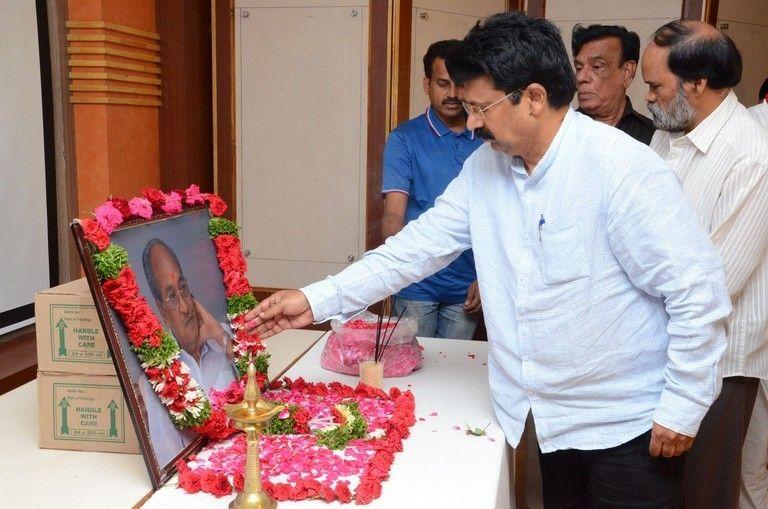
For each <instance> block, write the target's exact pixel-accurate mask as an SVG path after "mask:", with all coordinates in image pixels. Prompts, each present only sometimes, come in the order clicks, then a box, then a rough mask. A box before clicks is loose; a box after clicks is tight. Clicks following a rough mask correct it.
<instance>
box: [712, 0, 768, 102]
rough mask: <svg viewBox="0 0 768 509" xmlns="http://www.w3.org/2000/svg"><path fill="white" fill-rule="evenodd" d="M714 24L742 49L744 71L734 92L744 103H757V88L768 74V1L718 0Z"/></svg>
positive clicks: (758, 88)
mask: <svg viewBox="0 0 768 509" xmlns="http://www.w3.org/2000/svg"><path fill="white" fill-rule="evenodd" d="M717 26H718V28H720V29H721V30H722V31H723V32H725V33H726V34H728V35H729V36H730V37H731V39H733V42H735V43H736V46H737V47H738V48H739V51H741V57H742V59H743V62H744V73H743V75H742V79H741V83H740V84H739V85H738V86H737V87H736V89H735V90H736V95H738V96H739V99H740V100H741V102H742V103H744V104H746V105H747V106H751V105H753V104H757V102H758V101H757V92H758V91H759V90H760V85H761V84H762V83H763V80H765V78H766V77H768V56H767V55H766V50H768V1H766V0H720V6H719V9H718V19H717Z"/></svg>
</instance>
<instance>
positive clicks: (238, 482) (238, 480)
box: [232, 472, 266, 491]
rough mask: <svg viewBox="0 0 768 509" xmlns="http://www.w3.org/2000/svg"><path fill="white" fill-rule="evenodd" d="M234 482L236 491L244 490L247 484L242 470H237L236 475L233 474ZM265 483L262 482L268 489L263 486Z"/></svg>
mask: <svg viewBox="0 0 768 509" xmlns="http://www.w3.org/2000/svg"><path fill="white" fill-rule="evenodd" d="M232 484H234V485H235V490H236V491H243V487H244V486H245V477H243V474H241V473H240V472H235V475H234V476H232ZM263 484H264V483H262V487H263V488H264V489H265V490H266V487H265V486H263Z"/></svg>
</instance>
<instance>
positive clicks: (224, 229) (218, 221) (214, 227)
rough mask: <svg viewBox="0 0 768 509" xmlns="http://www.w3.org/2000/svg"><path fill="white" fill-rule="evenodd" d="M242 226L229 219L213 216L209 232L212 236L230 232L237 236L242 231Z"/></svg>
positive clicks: (209, 223) (209, 222) (209, 224)
mask: <svg viewBox="0 0 768 509" xmlns="http://www.w3.org/2000/svg"><path fill="white" fill-rule="evenodd" d="M239 230H240V227H239V226H237V225H236V224H235V223H234V222H232V221H230V220H229V219H224V218H223V217H213V218H211V220H210V221H208V234H209V235H210V236H211V238H214V237H218V236H219V235H223V234H229V235H234V236H235V237H237V236H238V235H239V233H240V231H239Z"/></svg>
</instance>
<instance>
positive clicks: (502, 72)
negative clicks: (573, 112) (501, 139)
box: [446, 11, 576, 108]
mask: <svg viewBox="0 0 768 509" xmlns="http://www.w3.org/2000/svg"><path fill="white" fill-rule="evenodd" d="M446 64H447V66H448V72H449V73H450V75H451V79H452V80H453V81H454V83H456V84H457V85H463V84H464V83H466V82H467V81H470V80H473V79H475V78H480V77H482V76H487V77H488V78H490V80H491V81H492V82H493V86H494V87H495V88H496V89H499V90H503V91H504V92H505V93H507V94H509V93H511V92H514V91H515V90H517V89H521V88H525V87H527V86H528V85H530V84H531V83H538V84H539V85H541V86H542V87H544V89H545V90H546V91H547V96H548V100H549V104H550V105H551V106H552V107H554V108H560V107H561V106H565V105H566V104H568V103H570V102H571V99H573V94H574V93H575V92H576V77H575V76H574V74H573V69H572V68H571V63H570V61H569V60H568V53H566V51H565V46H564V45H563V39H562V37H560V31H559V30H558V29H557V27H555V25H553V24H552V23H550V22H549V21H546V20H544V19H540V18H529V17H528V16H526V15H525V14H522V13H520V12H515V11H507V12H503V13H500V14H495V15H493V16H490V17H488V18H486V19H485V20H483V21H481V22H478V23H477V24H476V25H475V26H474V28H472V30H470V31H469V33H468V34H467V36H466V37H465V38H464V40H463V41H462V42H461V45H460V46H459V48H458V49H457V51H455V52H454V53H452V54H450V55H449V56H448V58H447V59H446ZM510 100H511V101H512V102H513V103H514V104H517V102H519V100H520V98H519V96H518V97H514V95H513V96H512V97H511V98H510Z"/></svg>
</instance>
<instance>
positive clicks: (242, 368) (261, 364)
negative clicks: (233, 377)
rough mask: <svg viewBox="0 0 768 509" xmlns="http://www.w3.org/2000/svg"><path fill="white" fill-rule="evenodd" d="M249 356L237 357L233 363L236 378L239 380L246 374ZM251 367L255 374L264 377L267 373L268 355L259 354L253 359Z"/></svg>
mask: <svg viewBox="0 0 768 509" xmlns="http://www.w3.org/2000/svg"><path fill="white" fill-rule="evenodd" d="M249 357H250V356H248V355H243V356H242V357H238V359H237V361H235V367H236V368H237V377H238V378H240V377H242V376H243V375H244V374H246V373H247V372H248V363H249V362H250V359H249ZM253 366H254V368H256V373H264V374H265V375H266V374H267V372H268V371H269V354H268V353H261V354H259V355H257V356H256V357H254V358H253Z"/></svg>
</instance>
